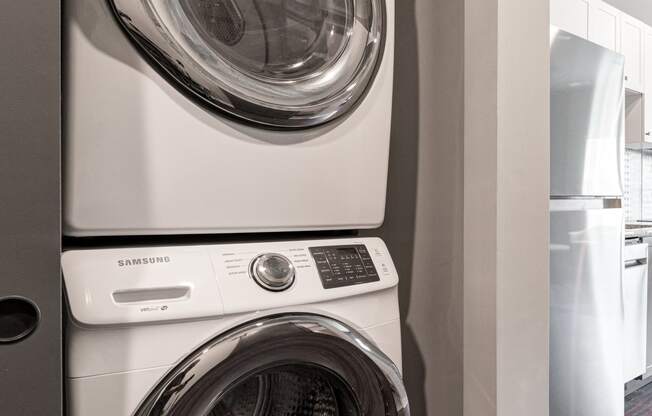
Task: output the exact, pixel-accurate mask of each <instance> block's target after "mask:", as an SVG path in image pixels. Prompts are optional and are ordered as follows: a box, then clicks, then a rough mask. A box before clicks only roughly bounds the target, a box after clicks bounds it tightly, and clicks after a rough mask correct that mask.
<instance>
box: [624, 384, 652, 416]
mask: <svg viewBox="0 0 652 416" xmlns="http://www.w3.org/2000/svg"><path fill="white" fill-rule="evenodd" d="M625 416H652V384H648V385H647V386H645V387H643V388H641V389H640V390H637V391H635V392H633V393H632V394H630V395H629V396H627V397H625Z"/></svg>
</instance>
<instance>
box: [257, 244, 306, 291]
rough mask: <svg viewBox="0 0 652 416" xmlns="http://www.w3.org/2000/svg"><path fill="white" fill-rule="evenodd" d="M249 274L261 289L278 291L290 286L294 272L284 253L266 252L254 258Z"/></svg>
mask: <svg viewBox="0 0 652 416" xmlns="http://www.w3.org/2000/svg"><path fill="white" fill-rule="evenodd" d="M249 274H250V275H251V277H252V278H253V279H254V281H255V282H256V283H258V285H260V286H261V287H262V288H263V289H267V290H271V291H274V292H280V291H282V290H285V289H287V288H289V287H290V286H292V284H293V283H294V277H295V274H296V272H295V269H294V265H293V264H292V262H291V261H290V260H289V259H288V258H287V257H285V256H284V255H282V254H277V253H267V254H261V255H259V256H258V257H256V258H254V260H253V261H252V262H251V266H250V268H249Z"/></svg>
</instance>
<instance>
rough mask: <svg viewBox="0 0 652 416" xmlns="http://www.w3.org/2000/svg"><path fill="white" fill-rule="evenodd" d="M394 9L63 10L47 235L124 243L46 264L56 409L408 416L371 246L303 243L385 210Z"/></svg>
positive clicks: (279, 2)
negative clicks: (58, 186) (57, 275)
mask: <svg viewBox="0 0 652 416" xmlns="http://www.w3.org/2000/svg"><path fill="white" fill-rule="evenodd" d="M393 19H394V1H393V0H166V1H162V0H141V1H133V0H70V1H68V2H67V3H66V10H65V19H64V25H65V32H66V36H65V45H64V47H65V51H66V59H65V62H64V70H65V74H66V79H65V84H64V85H65V109H66V112H65V132H64V138H65V140H64V143H65V148H64V162H65V169H64V224H65V230H64V231H65V234H66V235H68V236H69V237H71V240H73V241H87V240H88V238H87V237H115V238H114V239H112V240H111V241H113V242H115V241H124V242H127V241H128V242H129V245H128V246H127V245H125V246H122V247H111V248H108V247H94V248H90V249H89V248H86V249H74V250H68V251H66V252H65V253H64V255H63V258H62V268H63V273H64V280H65V286H66V294H67V299H68V304H69V322H68V325H67V331H66V345H67V348H66V350H67V399H68V400H67V404H68V414H69V415H71V416H88V415H96V416H130V415H138V416H145V415H147V416H163V415H166V416H172V415H175V416H199V415H202V416H221V415H223V416H250V415H251V416H281V415H283V416H285V415H297V416H300V415H301V416H302V415H333V416H335V415H337V416H389V415H397V416H398V415H409V406H408V401H407V397H406V393H405V389H404V387H403V383H402V380H401V373H400V368H401V339H400V320H399V310H398V297H397V284H398V276H397V273H396V269H395V267H394V264H393V262H392V259H391V256H390V254H389V252H388V250H387V247H386V246H385V244H384V243H383V242H382V241H381V240H380V239H377V238H362V237H355V235H356V234H355V233H350V232H349V233H346V234H344V235H345V237H342V238H316V237H314V235H315V234H314V233H310V232H312V231H324V230H360V229H368V228H375V227H378V226H379V225H380V224H381V223H382V221H383V217H384V210H385V198H386V183H387V168H388V155H389V136H390V119H391V117H390V114H391V102H392V84H393V82H392V77H393V68H392V67H393V38H394V25H393ZM280 232H296V233H295V234H293V235H299V236H301V235H302V234H300V233H301V232H305V233H306V234H305V235H306V237H305V239H301V238H300V237H299V238H293V239H285V240H279V239H278V236H279V234H278V233H280ZM188 234H208V235H213V236H215V240H216V241H220V240H222V239H221V238H219V236H220V235H229V236H233V235H240V236H241V238H240V240H243V241H245V242H239V243H221V244H203V245H178V244H174V241H175V237H174V236H176V235H188ZM162 235H167V236H168V237H164V238H165V241H167V242H169V243H168V244H164V245H147V244H143V243H142V242H141V243H134V241H135V240H134V239H133V237H134V236H143V241H145V242H146V241H151V240H148V239H147V237H144V236H162ZM280 235H282V234H280ZM123 236H131V237H130V238H127V237H123ZM231 240H233V239H232V238H231ZM100 241H101V240H100Z"/></svg>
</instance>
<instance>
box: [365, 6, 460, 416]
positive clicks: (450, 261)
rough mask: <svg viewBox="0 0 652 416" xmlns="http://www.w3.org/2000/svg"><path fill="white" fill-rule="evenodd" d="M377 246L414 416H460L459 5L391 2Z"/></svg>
mask: <svg viewBox="0 0 652 416" xmlns="http://www.w3.org/2000/svg"><path fill="white" fill-rule="evenodd" d="M394 79H395V81H394V103H393V104H394V105H393V113H392V142H391V154H390V163H389V179H388V196H387V209H386V217H385V223H384V225H383V227H381V228H380V229H379V230H373V231H369V232H367V233H365V234H367V235H377V236H379V237H381V238H383V239H384V240H385V242H386V243H387V245H388V247H389V249H390V251H391V253H392V257H393V258H394V261H395V263H396V267H397V269H398V272H399V275H400V279H401V280H400V287H399V293H400V302H401V316H402V320H403V324H402V331H403V370H404V378H405V383H406V387H407V390H408V394H409V396H410V406H411V410H412V414H414V415H424V416H425V415H429V416H458V415H460V414H462V407H463V404H462V367H463V366H462V322H463V321H462V313H463V293H462V290H463V289H462V281H463V242H462V232H463V205H464V199H463V190H464V188H463V187H464V184H463V176H464V169H463V165H464V163H463V158H464V148H463V140H464V137H463V136H464V1H463V0H401V1H397V2H396V55H395V78H394Z"/></svg>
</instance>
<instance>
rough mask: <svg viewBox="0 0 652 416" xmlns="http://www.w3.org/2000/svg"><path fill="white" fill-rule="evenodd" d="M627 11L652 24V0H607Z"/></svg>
mask: <svg viewBox="0 0 652 416" xmlns="http://www.w3.org/2000/svg"><path fill="white" fill-rule="evenodd" d="M605 1H606V2H607V3H609V4H611V5H613V6H615V7H617V8H619V9H620V10H622V11H624V12H625V13H627V14H629V15H632V16H634V17H636V18H637V19H640V20H642V21H644V22H645V23H647V24H648V25H651V26H652V0H605Z"/></svg>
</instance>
